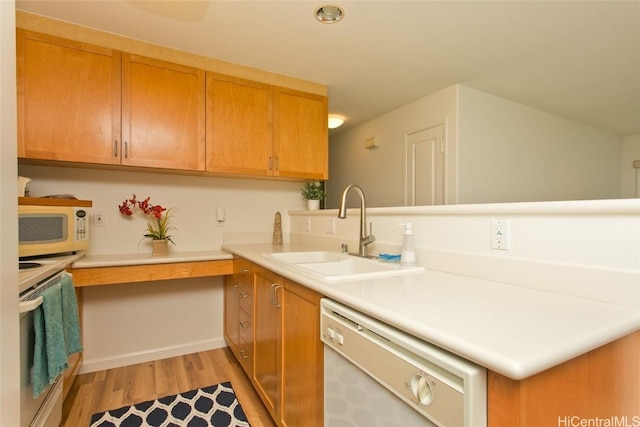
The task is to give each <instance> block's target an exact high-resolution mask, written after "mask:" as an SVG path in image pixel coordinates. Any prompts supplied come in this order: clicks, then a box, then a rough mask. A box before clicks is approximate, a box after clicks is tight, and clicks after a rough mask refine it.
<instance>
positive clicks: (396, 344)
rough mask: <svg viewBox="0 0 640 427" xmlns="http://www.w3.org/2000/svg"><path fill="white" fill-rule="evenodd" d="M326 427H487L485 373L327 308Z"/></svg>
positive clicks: (351, 313) (352, 313)
mask: <svg viewBox="0 0 640 427" xmlns="http://www.w3.org/2000/svg"><path fill="white" fill-rule="evenodd" d="M320 327H321V335H322V341H323V342H324V343H325V346H324V357H325V362H324V364H325V365H324V376H325V381H324V383H325V384H324V385H325V397H324V401H325V422H324V425H325V427H393V426H397V427H413V426H440V427H485V426H486V425H487V411H486V407H487V399H486V396H487V393H486V376H487V374H486V369H485V368H483V367H481V366H478V365H476V364H474V363H472V362H470V361H468V360H465V359H462V358H460V357H458V356H456V355H454V354H452V353H450V352H448V351H445V350H443V349H441V348H439V347H436V346H434V345H431V344H429V343H427V342H424V341H421V340H419V339H417V338H415V337H413V336H411V335H408V334H406V333H405V332H402V331H400V330H398V329H396V328H394V327H391V326H389V325H387V324H384V323H382V322H380V321H378V320H376V319H374V318H372V317H370V316H368V315H365V314H363V313H361V312H358V311H356V310H354V309H352V308H350V307H347V306H345V305H343V304H340V303H337V302H335V301H332V300H330V299H326V298H325V299H323V300H322V302H321V319H320Z"/></svg>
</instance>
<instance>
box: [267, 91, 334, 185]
mask: <svg viewBox="0 0 640 427" xmlns="http://www.w3.org/2000/svg"><path fill="white" fill-rule="evenodd" d="M327 104H328V101H327V97H325V96H319V95H313V94H309V93H305V92H300V91H296V90H292V89H285V88H280V87H276V88H274V153H275V154H274V156H275V157H276V159H277V162H276V172H275V175H277V176H281V177H290V178H302V179H318V180H326V179H328V177H329V160H328V159H329V142H328V127H327V117H328V106H327Z"/></svg>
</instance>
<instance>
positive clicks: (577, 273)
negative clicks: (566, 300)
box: [291, 233, 640, 307]
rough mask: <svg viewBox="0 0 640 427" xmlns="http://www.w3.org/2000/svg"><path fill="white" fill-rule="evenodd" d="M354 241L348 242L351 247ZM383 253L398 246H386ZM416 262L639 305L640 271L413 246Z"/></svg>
mask: <svg viewBox="0 0 640 427" xmlns="http://www.w3.org/2000/svg"><path fill="white" fill-rule="evenodd" d="M343 241H344V239H340V238H331V237H317V236H309V235H304V234H297V233H291V242H292V243H297V244H302V245H305V246H308V247H310V248H317V249H321V250H329V251H338V250H339V248H340V244H341V243H342V242H343ZM355 244H356V243H355V242H350V243H349V247H350V248H353V247H354V246H352V245H355ZM386 248H387V249H386V252H388V253H398V252H399V249H400V247H399V246H395V247H394V246H393V245H386ZM416 256H417V260H418V264H419V265H422V266H424V267H426V268H428V269H431V270H437V271H442V272H445V273H453V274H459V275H462V276H468V277H476V278H479V279H485V280H491V281H494V282H500V283H507V284H512V285H516V286H524V287H529V288H534V289H539V290H544V291H548V292H552V293H557V294H563V295H571V296H577V297H580V298H587V299H591V300H596V301H601V302H606V303H610V304H619V305H626V306H633V307H640V273H638V272H637V271H633V270H615V269H607V268H597V267H591V266H584V265H571V264H561V263H552V262H542V261H537V260H527V259H515V258H502V257H492V256H487V255H479V254H473V253H464V252H454V251H444V250H434V249H424V248H416Z"/></svg>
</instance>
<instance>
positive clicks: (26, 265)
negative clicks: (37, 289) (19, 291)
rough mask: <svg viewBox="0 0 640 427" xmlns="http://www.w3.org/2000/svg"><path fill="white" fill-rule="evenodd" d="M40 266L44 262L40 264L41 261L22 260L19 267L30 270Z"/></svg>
mask: <svg viewBox="0 0 640 427" xmlns="http://www.w3.org/2000/svg"><path fill="white" fill-rule="evenodd" d="M38 267H42V264H40V263H39V262H20V263H19V267H18V268H19V269H20V270H30V269H32V268H38Z"/></svg>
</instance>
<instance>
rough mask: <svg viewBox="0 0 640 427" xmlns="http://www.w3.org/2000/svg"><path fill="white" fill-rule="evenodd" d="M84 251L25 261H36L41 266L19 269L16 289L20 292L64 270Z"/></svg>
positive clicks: (82, 254) (80, 256)
mask: <svg viewBox="0 0 640 427" xmlns="http://www.w3.org/2000/svg"><path fill="white" fill-rule="evenodd" d="M84 254H85V253H84V252H83V251H80V252H77V253H75V254H65V255H59V256H54V257H41V258H31V259H29V260H28V261H27V262H38V263H40V264H42V267H38V268H34V269H29V270H20V271H19V272H18V290H19V292H20V293H22V292H24V291H26V290H27V289H29V288H30V287H31V286H33V285H36V284H38V283H39V282H41V281H43V280H45V279H47V278H48V277H50V276H52V275H54V274H56V273H57V272H58V271H61V270H64V269H65V267H66V266H67V265H69V264H71V263H73V262H74V261H77V260H78V259H80V258H82V257H83V256H84Z"/></svg>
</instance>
